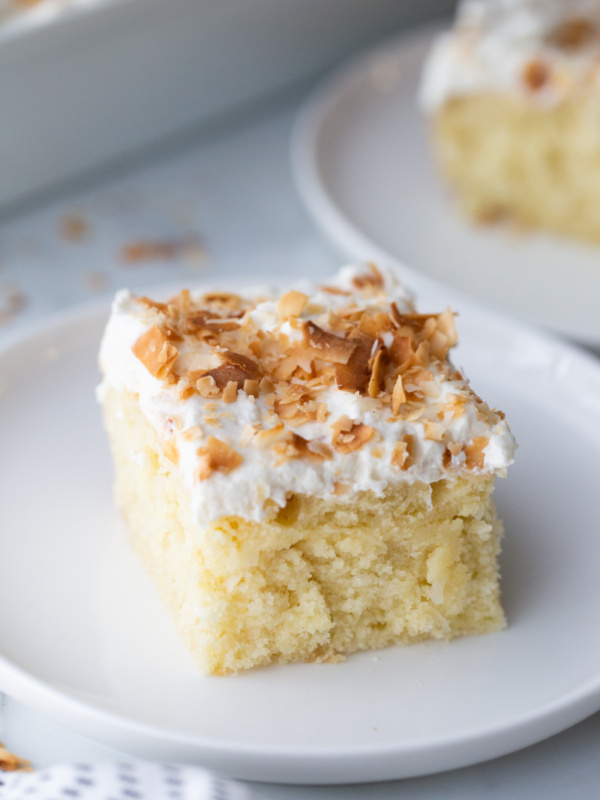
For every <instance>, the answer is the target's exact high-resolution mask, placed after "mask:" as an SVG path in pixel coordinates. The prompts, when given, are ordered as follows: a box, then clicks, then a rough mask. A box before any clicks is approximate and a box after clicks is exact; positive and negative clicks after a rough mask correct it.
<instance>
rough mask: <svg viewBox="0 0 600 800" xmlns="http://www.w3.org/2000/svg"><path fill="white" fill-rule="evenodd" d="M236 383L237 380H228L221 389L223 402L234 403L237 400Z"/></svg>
mask: <svg viewBox="0 0 600 800" xmlns="http://www.w3.org/2000/svg"><path fill="white" fill-rule="evenodd" d="M237 393H238V384H237V381H228V383H227V386H225V388H224V389H223V402H224V403H235V401H236V400H237Z"/></svg>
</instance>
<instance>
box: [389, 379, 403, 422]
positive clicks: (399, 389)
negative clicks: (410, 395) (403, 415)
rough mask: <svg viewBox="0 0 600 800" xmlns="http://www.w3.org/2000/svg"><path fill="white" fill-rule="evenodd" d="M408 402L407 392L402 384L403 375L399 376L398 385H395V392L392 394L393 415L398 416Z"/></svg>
mask: <svg viewBox="0 0 600 800" xmlns="http://www.w3.org/2000/svg"><path fill="white" fill-rule="evenodd" d="M405 402H406V392H405V391H404V386H403V383H402V375H398V377H397V378H396V383H395V384H394V391H393V392H392V414H393V415H394V416H396V415H397V414H398V411H399V410H400V406H401V405H402V404H403V403H405Z"/></svg>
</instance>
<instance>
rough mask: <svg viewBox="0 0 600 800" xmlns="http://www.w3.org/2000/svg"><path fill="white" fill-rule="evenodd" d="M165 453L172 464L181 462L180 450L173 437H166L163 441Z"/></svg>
mask: <svg viewBox="0 0 600 800" xmlns="http://www.w3.org/2000/svg"><path fill="white" fill-rule="evenodd" d="M163 453H164V454H165V456H166V457H167V458H168V459H169V461H170V462H171V463H172V464H178V463H179V450H178V449H177V445H176V443H175V441H174V440H173V439H165V440H164V442H163Z"/></svg>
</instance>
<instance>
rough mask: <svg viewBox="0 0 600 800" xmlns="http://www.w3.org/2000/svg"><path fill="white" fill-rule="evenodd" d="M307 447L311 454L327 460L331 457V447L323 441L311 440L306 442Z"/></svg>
mask: <svg viewBox="0 0 600 800" xmlns="http://www.w3.org/2000/svg"><path fill="white" fill-rule="evenodd" d="M308 449H309V450H310V452H311V453H312V455H314V456H317V457H318V458H322V459H325V460H327V461H329V460H330V459H332V458H333V452H332V450H331V447H329V445H328V444H325V442H316V441H311V442H309V443H308Z"/></svg>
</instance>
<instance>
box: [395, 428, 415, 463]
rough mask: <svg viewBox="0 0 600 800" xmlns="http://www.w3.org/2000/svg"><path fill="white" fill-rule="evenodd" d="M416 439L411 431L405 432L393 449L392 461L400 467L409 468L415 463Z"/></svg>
mask: <svg viewBox="0 0 600 800" xmlns="http://www.w3.org/2000/svg"><path fill="white" fill-rule="evenodd" d="M414 457H415V440H414V436H412V434H410V433H405V434H404V436H403V437H402V440H401V441H400V442H396V444H395V445H394V449H393V450H392V458H391V462H392V464H393V465H394V466H395V467H400V469H409V468H410V467H412V465H413V463H414Z"/></svg>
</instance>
